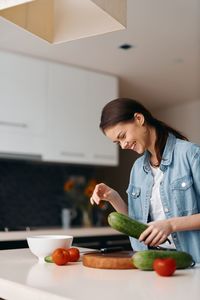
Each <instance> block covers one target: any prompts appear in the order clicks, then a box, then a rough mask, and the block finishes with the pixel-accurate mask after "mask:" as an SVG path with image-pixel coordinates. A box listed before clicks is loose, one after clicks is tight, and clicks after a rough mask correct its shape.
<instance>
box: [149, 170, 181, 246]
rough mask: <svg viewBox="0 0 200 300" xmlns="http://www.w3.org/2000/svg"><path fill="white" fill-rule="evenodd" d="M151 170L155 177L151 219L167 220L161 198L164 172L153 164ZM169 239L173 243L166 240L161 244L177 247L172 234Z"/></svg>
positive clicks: (151, 201) (151, 200)
mask: <svg viewBox="0 0 200 300" xmlns="http://www.w3.org/2000/svg"><path fill="white" fill-rule="evenodd" d="M151 171H152V175H153V179H154V183H153V188H152V195H151V199H150V216H151V220H152V221H154V220H155V221H156V220H165V219H166V217H165V213H164V210H163V205H162V202H161V198H160V183H161V181H162V179H163V172H162V171H161V170H160V168H153V167H152V166H151ZM168 239H169V240H170V241H171V244H169V242H165V243H163V244H161V245H160V246H162V247H164V248H170V249H176V247H175V244H174V242H173V240H172V236H171V235H169V236H168Z"/></svg>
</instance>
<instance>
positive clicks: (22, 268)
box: [0, 249, 200, 300]
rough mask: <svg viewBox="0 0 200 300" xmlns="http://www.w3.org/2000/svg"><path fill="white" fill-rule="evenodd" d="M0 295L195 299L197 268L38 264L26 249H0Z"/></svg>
mask: <svg viewBox="0 0 200 300" xmlns="http://www.w3.org/2000/svg"><path fill="white" fill-rule="evenodd" d="M0 266H1V267H0V298H1V297H2V298H4V299H7V300H16V299H20V300H86V299H87V300H94V299H95V300H102V299H105V300H107V299H109V300H122V299H127V300H129V299H137V300H146V299H148V300H154V299H155V297H156V298H157V299H162V300H169V298H170V300H188V297H190V299H192V300H199V294H200V285H199V278H200V268H199V266H196V267H195V268H192V269H186V270H176V272H175V274H174V276H172V277H161V276H158V275H157V274H156V273H155V272H153V271H152V272H149V271H147V272H145V271H140V270H137V269H132V270H102V269H93V268H87V267H84V266H83V265H82V262H81V261H80V262H77V263H71V264H68V265H66V266H56V265H55V264H51V263H38V260H37V258H36V257H34V256H33V255H32V254H31V252H30V251H29V249H17V250H2V251H0Z"/></svg>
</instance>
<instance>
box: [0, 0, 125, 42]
mask: <svg viewBox="0 0 200 300" xmlns="http://www.w3.org/2000/svg"><path fill="white" fill-rule="evenodd" d="M126 4H127V3H126V0H10V1H8V0H1V1H0V16H1V17H3V18H5V19H7V20H8V21H11V22H12V23H14V24H15V25H17V26H20V27H22V28H23V29H25V30H27V31H29V32H31V33H32V34H34V35H36V36H38V37H40V38H42V39H44V40H46V41H48V42H49V43H61V42H67V41H71V40H75V39H79V38H84V37H89V36H94V35H99V34H103V33H107V32H112V31H117V30H122V29H125V28H126Z"/></svg>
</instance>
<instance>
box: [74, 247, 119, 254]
mask: <svg viewBox="0 0 200 300" xmlns="http://www.w3.org/2000/svg"><path fill="white" fill-rule="evenodd" d="M122 250H124V248H123V247H120V246H119V247H106V248H100V249H91V250H86V251H80V254H85V253H112V252H117V251H122Z"/></svg>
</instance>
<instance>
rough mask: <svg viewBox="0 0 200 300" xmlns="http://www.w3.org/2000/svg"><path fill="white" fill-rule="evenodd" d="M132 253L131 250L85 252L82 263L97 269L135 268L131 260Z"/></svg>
mask: <svg viewBox="0 0 200 300" xmlns="http://www.w3.org/2000/svg"><path fill="white" fill-rule="evenodd" d="M133 254H134V252H133V251H119V252H112V253H100V252H95V253H86V254H83V256H82V263H83V265H84V266H85V267H90V268H97V269H135V266H134V264H133V262H132V260H131V258H132V256H133Z"/></svg>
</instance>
